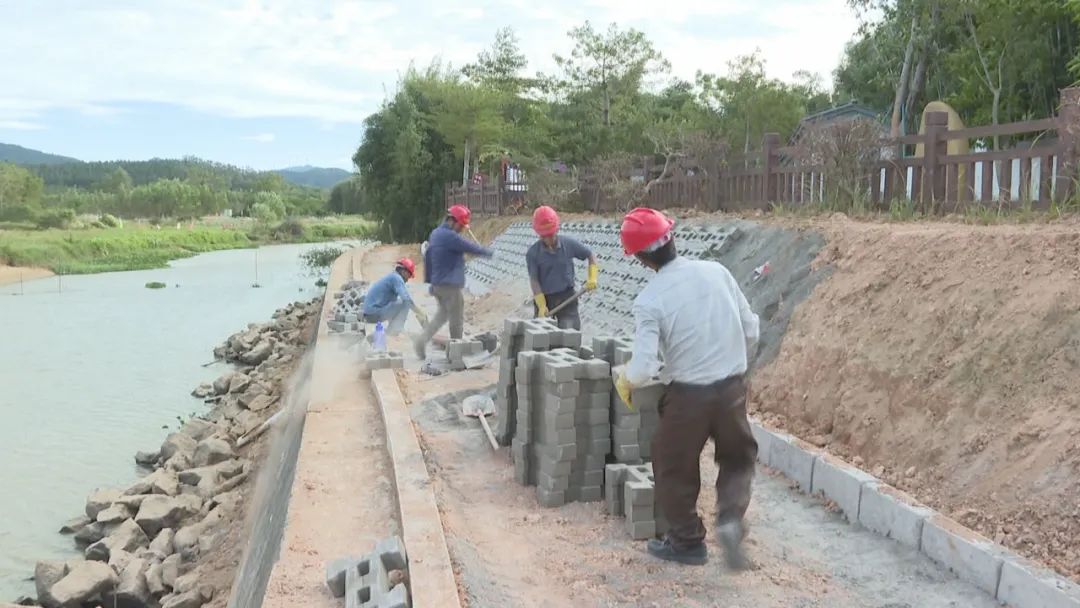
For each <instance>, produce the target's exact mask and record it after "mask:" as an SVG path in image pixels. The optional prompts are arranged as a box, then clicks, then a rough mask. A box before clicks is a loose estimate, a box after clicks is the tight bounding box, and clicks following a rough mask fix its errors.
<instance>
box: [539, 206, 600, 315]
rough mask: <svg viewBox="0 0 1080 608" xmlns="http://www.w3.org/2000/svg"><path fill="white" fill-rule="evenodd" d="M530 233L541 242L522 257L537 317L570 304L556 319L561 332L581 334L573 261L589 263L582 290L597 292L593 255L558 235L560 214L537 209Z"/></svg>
mask: <svg viewBox="0 0 1080 608" xmlns="http://www.w3.org/2000/svg"><path fill="white" fill-rule="evenodd" d="M533 230H534V231H535V232H536V234H537V236H539V237H540V240H538V241H536V242H535V243H533V245H532V247H529V250H528V251H527V252H526V253H525V263H526V265H527V266H528V267H529V283H530V284H531V285H532V292H533V301H534V305H533V309H534V311H535V312H536V316H537V317H546V316H548V311H550V310H553V309H555V308H558V307H559V306H560V305H561V304H563V303H564V302H567V301H569V303H567V304H566V306H565V307H563V308H562V309H561V310H559V312H557V313H555V319H556V321H558V323H559V327H561V328H563V329H576V330H579V331H580V330H581V316H580V315H579V314H578V303H577V300H576V299H574V294H575V293H576V292H577V289H576V287H575V281H574V260H589V275H588V279H587V280H586V281H585V289H588V290H590V291H591V290H593V289H596V280H597V277H598V276H599V274H600V269H599V267H598V266H597V265H596V255H594V254H593V252H592V251H590V250H589V248H588V247H586V246H585V245H582V244H581V242H580V241H578V240H577V239H575V238H573V237H569V236H566V235H560V234H559V214H558V213H556V212H555V210H554V209H552V208H551V207H548V206H547V205H544V206H541V207H537V208H536V211H534V212H533Z"/></svg>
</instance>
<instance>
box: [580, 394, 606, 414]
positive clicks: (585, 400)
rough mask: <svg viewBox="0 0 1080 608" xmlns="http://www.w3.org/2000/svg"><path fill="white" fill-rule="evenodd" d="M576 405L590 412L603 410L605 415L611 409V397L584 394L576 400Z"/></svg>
mask: <svg viewBox="0 0 1080 608" xmlns="http://www.w3.org/2000/svg"><path fill="white" fill-rule="evenodd" d="M578 403H579V404H580V405H581V406H582V407H584V408H588V409H591V410H604V412H605V413H607V411H608V410H609V409H610V408H611V395H610V394H609V393H586V394H585V395H584V396H581V397H579V398H578Z"/></svg>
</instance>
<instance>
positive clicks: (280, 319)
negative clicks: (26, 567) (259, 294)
mask: <svg viewBox="0 0 1080 608" xmlns="http://www.w3.org/2000/svg"><path fill="white" fill-rule="evenodd" d="M320 307H321V299H315V300H312V301H310V302H298V303H295V304H292V305H289V306H287V307H285V308H283V309H281V310H278V311H277V312H276V313H275V314H274V317H273V320H272V321H270V322H268V323H264V324H252V325H250V326H249V327H248V329H245V330H243V331H241V332H238V333H236V334H234V335H232V336H230V337H229V338H228V340H226V341H225V343H224V344H222V345H220V346H218V347H217V348H215V349H214V356H215V357H216V358H218V359H221V360H223V361H227V362H229V363H232V364H234V365H235V366H236V369H235V370H234V371H230V372H228V373H226V374H224V375H223V376H221V377H220V378H218V379H217V380H215V381H214V382H213V383H210V384H204V385H201V386H199V387H198V388H196V389H195V390H194V391H193V395H194V396H195V397H198V398H200V399H203V400H205V401H206V402H207V403H211V404H213V405H212V408H211V409H210V411H208V412H207V413H205V414H203V415H201V416H198V417H192V418H191V419H190V420H188V421H186V422H183V423H182V424H181V426H180V428H179V430H177V431H176V432H173V433H171V434H169V435H168V437H166V438H165V441H164V442H163V443H162V445H161V447H160V448H158V449H156V450H153V451H149V452H139V453H137V454H136V455H135V461H136V463H138V464H139V465H140V466H141V467H143V468H144V470H145V472H146V475H145V476H144V477H142V478H141V479H140V480H138V481H137V482H135V484H133V485H132V486H131V487H129V488H127V489H108V488H103V489H98V490H95V491H94V492H93V493H91V495H90V496H89V497H88V498H87V502H86V508H85V513H83V514H81V515H79V516H78V517H76V518H74V519H72V520H71V521H69V522H67V523H65V524H64V526H63V527H62V528H61V529H60V532H61V533H63V534H69V535H72V536H73V540H74V542H75V545H76V547H78V548H79V549H80V550H82V551H83V553H84V557H85V560H71V561H42V562H39V563H38V564H37V566H36V568H35V572H34V583H35V588H36V592H37V599H36V601H37V603H38V604H40V605H41V606H45V607H46V608H58V607H68V606H82V605H87V604H89V603H92V602H100V605H104V606H114V605H116V606H126V607H128V608H144V607H151V606H155V607H156V606H161V608H179V607H181V606H182V607H184V608H199V607H200V606H203V605H205V604H207V603H211V604H212V605H222V606H224V602H225V601H226V599H227V596H228V594H229V590H230V587H231V584H232V579H233V575H234V570H235V567H236V564H237V563H238V562H239V556H240V552H241V551H242V548H243V546H242V545H243V543H242V542H240V541H239V540H238V539H237V538H236V536H235V535H237V534H240V532H239V530H240V529H242V526H240V525H237V524H238V523H239V521H240V520H241V519H242V518H243V516H244V513H245V511H246V508H247V503H248V501H249V499H250V495H251V492H250V487H251V486H252V484H253V483H254V478H255V470H256V469H257V467H258V463H259V462H261V460H262V455H263V453H264V451H265V449H266V447H267V445H266V441H265V439H258V437H259V432H260V431H259V429H260V427H263V424H264V423H265V422H267V420H268V419H269V418H270V417H271V416H272V415H274V414H275V413H277V412H278V411H280V410H281V409H282V408H284V407H287V406H286V404H287V403H288V399H289V394H290V390H289V389H290V384H289V379H290V377H291V376H292V374H293V372H294V370H295V369H296V368H297V366H298V365H299V364H300V362H301V360H302V357H303V353H304V350H305V347H306V345H307V344H308V342H309V340H310V337H311V335H312V332H313V331H314V329H315V327H316V323H317V321H318V318H319V310H320ZM263 437H265V436H263ZM241 438H243V441H241ZM31 601H32V600H31ZM93 605H99V604H93Z"/></svg>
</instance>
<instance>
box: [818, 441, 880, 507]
mask: <svg viewBox="0 0 1080 608" xmlns="http://www.w3.org/2000/svg"><path fill="white" fill-rule="evenodd" d="M875 481H877V479H876V478H875V477H874V476H873V475H871V474H869V473H866V472H864V471H860V470H859V469H857V468H855V467H853V466H851V465H849V464H847V463H846V462H843V461H842V460H840V459H839V458H836V457H835V456H832V455H830V454H821V455H820V456H819V457H818V460H817V461H816V462H815V463H814V477H813V480H812V483H811V486H810V491H811V492H813V493H814V494H818V493H820V494H822V495H824V496H825V497H826V498H828V499H829V500H832V501H833V502H835V503H836V505H837V506H838V507H840V510H841V511H843V512H844V515H845V516H846V517H847V519H848V521H859V500H860V499H861V497H862V487H863V485H864V484H867V483H873V482H875Z"/></svg>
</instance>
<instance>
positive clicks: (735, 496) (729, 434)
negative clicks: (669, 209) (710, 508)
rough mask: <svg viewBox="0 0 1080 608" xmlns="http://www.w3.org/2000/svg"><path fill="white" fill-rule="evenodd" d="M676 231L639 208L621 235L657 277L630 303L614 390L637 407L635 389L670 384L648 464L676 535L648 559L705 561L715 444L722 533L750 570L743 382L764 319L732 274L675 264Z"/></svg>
mask: <svg viewBox="0 0 1080 608" xmlns="http://www.w3.org/2000/svg"><path fill="white" fill-rule="evenodd" d="M674 225H675V222H674V221H672V220H671V219H668V218H667V217H666V216H664V214H662V213H660V212H659V211H655V210H653V209H641V208H639V209H634V210H632V211H631V212H630V213H628V214H627V215H626V217H625V218H624V219H623V224H622V233H621V238H622V245H623V249H624V251H625V253H626V255H633V256H635V257H636V258H637V259H638V261H640V262H641V263H642V264H644V265H645V266H648V267H649V268H651V269H652V270H654V271H656V275H655V276H654V277H653V278H652V279H651V280H650V281H649V283H648V284H647V285H646V286H645V288H644V289H643V290H642V291H641V293H640V294H638V296H637V298H636V299H635V300H634V324H635V333H634V353H633V358H632V359H631V360H630V362H629V363H628V364H627V365H626V368H625V370H624V371H623V373H622V374H621V375H620V376H619V377H618V378H617V380H616V389H617V391H618V393H619V395H620V397H622V399H623V401H625V402H626V403H627V404H629V405H631V407H632V405H633V404H632V403H631V400H630V398H631V389H632V388H633V387H635V386H640V385H643V384H646V383H648V382H650V381H652V379H653V378H654V377H655V376H659V378H660V381H661V382H662V383H663V384H665V385H666V386H665V389H664V394H663V398H662V399H661V402H660V426H659V428H658V429H657V432H656V435H655V436H654V438H653V443H652V458H653V474H654V477H655V480H656V504H657V507H658V508H659V510H660V512H662V513H663V515H664V517H665V518H666V519H667V520H668V523H669V524H670V528H669V530H668V532H667V535H666V536H665V537H664V538H663V539H653V540H650V541H649V545H648V551H649V553H650V554H652V555H654V556H656V557H658V558H660V559H664V560H669V561H674V562H679V563H683V564H704V563H705V562H706V561H708V551H707V549H706V547H705V542H704V540H705V526H704V524H703V523H702V521H701V517H700V516H699V515H698V512H697V499H698V493H699V492H700V490H701V471H700V468H699V463H700V459H701V451H702V450H703V449H704V448H705V444H706V443H707V442H708V440H709V438H712V440H713V444H714V447H715V450H716V451H715V459H716V463H717V465H718V466H719V468H720V472H719V474H718V475H717V478H716V502H717V505H716V508H717V516H716V525H717V530H716V534H717V536H718V538H719V540H720V543H721V545H722V547H723V549H724V553H725V557H726V559H727V562H728V565H729V566H730V567H732V568H734V569H744V568H747V567H749V566H750V563H749V561H748V560H747V559H746V556H745V555H744V553H743V551H742V541H743V539H744V537H745V536H746V526H745V524H744V522H743V517H744V515H745V513H746V509H747V507H748V506H749V505H750V486H751V482H752V481H753V477H754V460H755V458H756V457H757V442H756V441H755V440H754V436H753V434H752V433H751V431H750V422H749V420H748V419H747V416H746V399H747V390H748V385H747V382H746V380H745V379H744V378H743V376H744V374H745V373H746V370H747V360H748V356H749V354H751V353H753V352H754V351H753V349H755V348H756V347H757V340H758V317H757V315H755V314H754V312H753V311H752V310H750V304H749V303H748V302H747V301H746V296H744V295H743V293H742V291H741V290H740V289H739V285H738V284H737V283H736V282H735V278H734V277H732V276H731V273H730V272H728V270H727V268H724V266H722V265H720V264H718V263H716V262H707V261H698V260H688V259H686V258H683V257H680V256H679V255H678V253H677V252H676V249H675V241H674V238H673V234H672V228H673V226H674ZM658 356H659V357H658ZM661 361H662V362H663V365H662V366H661Z"/></svg>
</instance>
